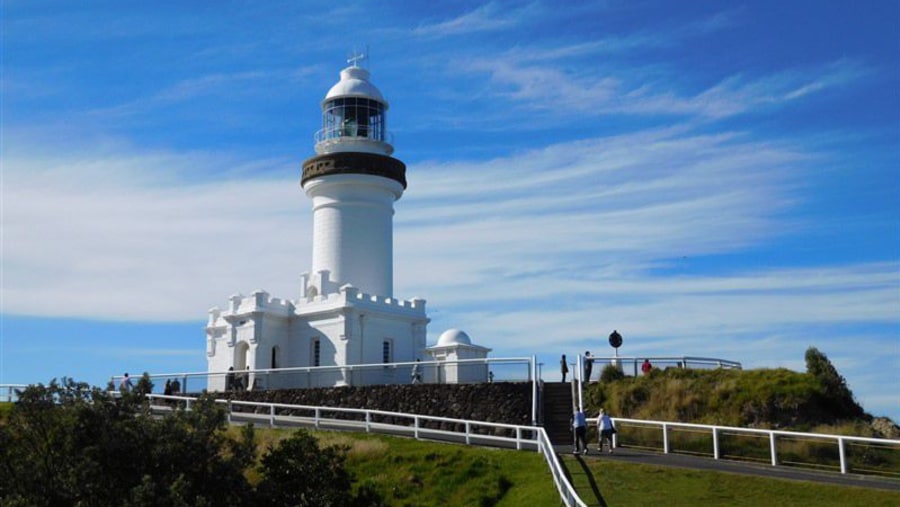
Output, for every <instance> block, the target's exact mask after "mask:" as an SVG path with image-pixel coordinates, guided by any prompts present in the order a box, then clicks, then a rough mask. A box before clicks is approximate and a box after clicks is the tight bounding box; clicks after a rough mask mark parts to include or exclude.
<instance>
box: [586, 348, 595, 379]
mask: <svg viewBox="0 0 900 507" xmlns="http://www.w3.org/2000/svg"><path fill="white" fill-rule="evenodd" d="M593 369H594V360H593V359H591V351H590V350H585V351H584V382H585V383H586V384H590V383H591V372H592V371H593Z"/></svg>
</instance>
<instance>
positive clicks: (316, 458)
mask: <svg viewBox="0 0 900 507" xmlns="http://www.w3.org/2000/svg"><path fill="white" fill-rule="evenodd" d="M345 451H346V449H343V448H340V447H336V446H329V447H325V448H322V449H320V448H319V446H318V443H317V441H316V439H315V437H313V436H312V435H310V434H309V433H308V432H307V431H305V430H299V431H297V432H296V433H294V435H292V436H291V437H290V438H288V439H285V440H283V441H281V444H280V445H279V446H278V447H277V448H274V449H272V448H270V449H269V450H268V452H267V453H266V454H265V455H264V456H263V457H262V466H261V467H260V471H261V472H262V475H263V478H262V480H261V481H260V483H259V486H258V491H259V493H260V497H261V499H262V500H263V502H264V503H265V504H267V505H285V506H296V507H306V506H321V507H328V506H338V507H339V506H345V505H351V503H352V499H353V496H352V494H351V493H350V489H351V485H352V479H351V477H350V474H349V473H348V472H347V471H346V469H345V468H344V460H345V454H344V453H345Z"/></svg>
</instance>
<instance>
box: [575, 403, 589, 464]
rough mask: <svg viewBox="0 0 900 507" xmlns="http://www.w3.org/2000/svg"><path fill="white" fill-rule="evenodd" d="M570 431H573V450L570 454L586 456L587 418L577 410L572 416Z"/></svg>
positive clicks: (580, 410) (582, 412) (581, 411)
mask: <svg viewBox="0 0 900 507" xmlns="http://www.w3.org/2000/svg"><path fill="white" fill-rule="evenodd" d="M572 429H574V430H575V450H573V451H572V454H587V451H588V446H587V416H585V414H584V410H582V409H578V410H576V411H575V414H573V415H572Z"/></svg>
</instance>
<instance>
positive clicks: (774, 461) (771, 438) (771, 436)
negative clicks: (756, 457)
mask: <svg viewBox="0 0 900 507" xmlns="http://www.w3.org/2000/svg"><path fill="white" fill-rule="evenodd" d="M769 452H770V453H771V454H772V466H773V467H774V466H777V465H778V454H777V453H776V452H775V432H774V431H770V432H769Z"/></svg>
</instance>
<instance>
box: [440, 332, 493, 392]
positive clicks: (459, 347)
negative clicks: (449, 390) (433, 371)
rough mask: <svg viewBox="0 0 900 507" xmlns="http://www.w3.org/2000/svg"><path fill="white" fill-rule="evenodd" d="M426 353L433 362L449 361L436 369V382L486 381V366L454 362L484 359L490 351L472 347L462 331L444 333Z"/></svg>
mask: <svg viewBox="0 0 900 507" xmlns="http://www.w3.org/2000/svg"><path fill="white" fill-rule="evenodd" d="M426 351H427V352H428V354H429V355H430V356H431V359H432V360H434V361H449V362H448V363H447V364H446V365H441V366H440V367H439V368H438V370H437V371H438V378H437V381H438V382H444V383H451V384H455V383H468V382H486V381H487V380H488V375H489V370H488V366H487V365H486V364H484V363H481V362H478V363H477V364H475V363H473V364H466V363H464V362H463V363H458V362H456V361H462V360H465V359H485V358H487V355H488V353H489V352H490V351H491V349H489V348H486V347H482V346H480V345H473V344H472V340H471V339H470V338H469V335H467V334H466V333H465V332H464V331H460V330H459V329H448V330H446V331H444V332H443V333H441V336H440V337H439V338H438V341H437V344H435V345H434V346H431V347H428V349H427V350H426Z"/></svg>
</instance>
